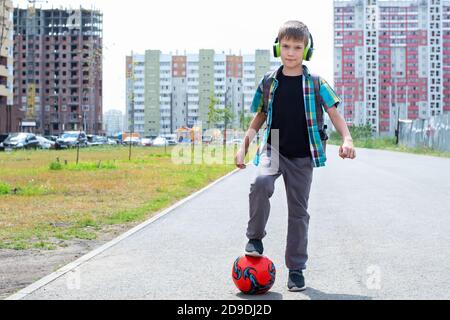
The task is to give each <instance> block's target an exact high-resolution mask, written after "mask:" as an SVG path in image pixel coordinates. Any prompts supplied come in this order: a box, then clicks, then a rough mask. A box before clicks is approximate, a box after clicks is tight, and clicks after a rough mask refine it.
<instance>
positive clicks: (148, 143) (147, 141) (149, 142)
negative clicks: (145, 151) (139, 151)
mask: <svg viewBox="0 0 450 320" xmlns="http://www.w3.org/2000/svg"><path fill="white" fill-rule="evenodd" d="M141 145H142V146H144V147H151V146H152V145H153V140H152V139H150V138H143V139H141Z"/></svg>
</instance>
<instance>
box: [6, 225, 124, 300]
mask: <svg viewBox="0 0 450 320" xmlns="http://www.w3.org/2000/svg"><path fill="white" fill-rule="evenodd" d="M132 227H133V225H131V224H128V225H115V226H111V227H109V228H108V230H103V231H102V233H101V234H99V235H98V238H97V239H96V240H71V241H66V244H67V247H63V248H62V247H61V248H57V249H55V250H36V249H33V250H20V251H17V250H7V249H0V300H3V299H5V298H7V297H9V296H10V295H12V294H14V293H16V292H17V291H19V290H21V289H23V288H26V287H27V286H29V285H30V284H32V283H34V282H36V281H38V280H40V279H42V278H43V277H45V276H47V275H49V274H51V273H53V272H55V271H57V270H58V269H60V268H62V267H64V266H65V265H67V264H69V263H71V262H73V261H75V260H77V259H78V258H80V257H82V256H83V255H85V254H87V253H89V252H90V251H92V250H94V249H96V248H98V247H100V246H102V245H103V244H105V243H107V242H109V241H110V240H112V239H114V238H116V237H118V236H119V235H121V234H123V233H124V232H126V231H127V230H130V229H131V228H132Z"/></svg>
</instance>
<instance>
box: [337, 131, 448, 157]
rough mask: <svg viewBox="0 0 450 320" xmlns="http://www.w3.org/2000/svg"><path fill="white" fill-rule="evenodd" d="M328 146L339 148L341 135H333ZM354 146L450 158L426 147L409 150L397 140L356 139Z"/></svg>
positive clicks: (443, 153) (446, 154)
mask: <svg viewBox="0 0 450 320" xmlns="http://www.w3.org/2000/svg"><path fill="white" fill-rule="evenodd" d="M328 144H331V145H337V146H339V145H341V144H342V141H341V139H340V137H339V135H336V134H335V133H333V134H332V135H331V137H330V140H329V141H328ZM353 144H354V145H355V147H356V148H366V149H379V150H388V151H396V152H404V153H413V154H420V155H428V156H435V157H443V158H450V152H444V151H439V150H434V149H430V148H426V147H417V148H408V147H405V146H401V145H397V144H396V139H395V138H365V139H364V138H356V139H354V141H353Z"/></svg>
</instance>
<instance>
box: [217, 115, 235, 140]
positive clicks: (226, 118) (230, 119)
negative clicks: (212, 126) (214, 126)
mask: <svg viewBox="0 0 450 320" xmlns="http://www.w3.org/2000/svg"><path fill="white" fill-rule="evenodd" d="M217 112H218V120H219V121H220V122H223V123H224V135H223V144H224V145H225V144H226V143H227V129H228V124H230V123H232V122H233V120H234V113H233V109H232V108H231V106H225V108H224V109H222V110H217Z"/></svg>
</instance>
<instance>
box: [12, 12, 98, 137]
mask: <svg viewBox="0 0 450 320" xmlns="http://www.w3.org/2000/svg"><path fill="white" fill-rule="evenodd" d="M102 20H103V15H102V13H101V12H99V11H97V10H86V9H83V8H81V7H80V9H78V10H66V9H35V8H33V7H31V8H29V9H20V8H16V9H15V10H14V105H15V106H16V107H18V108H20V109H21V110H22V111H23V113H24V115H23V118H22V121H21V130H23V131H33V132H36V133H42V134H46V135H48V134H52V135H58V134H60V133H62V132H63V131H68V130H79V129H83V130H84V131H86V132H87V133H92V134H100V133H102V49H103V44H102V42H103V31H102V28H103V22H102Z"/></svg>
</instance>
